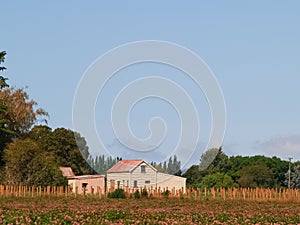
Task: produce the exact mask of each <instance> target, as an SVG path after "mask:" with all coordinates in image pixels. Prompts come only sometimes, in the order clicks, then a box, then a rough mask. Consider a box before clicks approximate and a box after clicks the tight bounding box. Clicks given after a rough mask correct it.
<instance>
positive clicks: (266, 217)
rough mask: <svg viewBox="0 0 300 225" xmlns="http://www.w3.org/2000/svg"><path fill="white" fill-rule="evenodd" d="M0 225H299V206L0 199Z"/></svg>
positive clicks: (211, 201) (246, 202)
mask: <svg viewBox="0 0 300 225" xmlns="http://www.w3.org/2000/svg"><path fill="white" fill-rule="evenodd" d="M0 224H300V204H299V203H296V202H268V201H267V202H258V201H247V200H246V201H245V200H226V201H223V200H191V199H98V198H92V197H80V198H55V197H51V198H47V197H36V198H15V197H10V198H0Z"/></svg>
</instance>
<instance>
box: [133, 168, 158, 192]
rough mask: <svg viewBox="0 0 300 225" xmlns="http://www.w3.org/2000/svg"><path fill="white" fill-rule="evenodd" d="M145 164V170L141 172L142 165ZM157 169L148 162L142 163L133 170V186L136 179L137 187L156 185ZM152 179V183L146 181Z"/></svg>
mask: <svg viewBox="0 0 300 225" xmlns="http://www.w3.org/2000/svg"><path fill="white" fill-rule="evenodd" d="M142 166H145V172H141V167H142ZM156 173H157V172H156V171H155V170H153V168H151V167H150V166H149V165H148V164H146V163H141V164H140V165H139V166H137V167H136V168H135V169H134V170H133V171H132V172H131V182H130V185H131V187H133V186H134V181H135V180H136V181H137V187H145V186H146V187H153V188H155V187H156ZM146 181H150V183H146Z"/></svg>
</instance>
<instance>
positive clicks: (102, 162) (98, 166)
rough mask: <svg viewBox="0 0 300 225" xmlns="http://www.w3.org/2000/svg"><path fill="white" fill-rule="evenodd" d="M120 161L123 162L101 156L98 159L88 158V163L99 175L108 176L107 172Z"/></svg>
mask: <svg viewBox="0 0 300 225" xmlns="http://www.w3.org/2000/svg"><path fill="white" fill-rule="evenodd" d="M120 160H122V158H119V157H116V158H113V157H112V156H108V157H105V155H99V156H96V157H92V156H90V157H89V158H88V163H89V165H90V166H91V167H92V168H93V169H94V170H95V171H96V172H97V173H98V174H106V172H107V170H108V169H110V168H111V167H113V166H114V165H115V164H116V163H117V162H119V161H120Z"/></svg>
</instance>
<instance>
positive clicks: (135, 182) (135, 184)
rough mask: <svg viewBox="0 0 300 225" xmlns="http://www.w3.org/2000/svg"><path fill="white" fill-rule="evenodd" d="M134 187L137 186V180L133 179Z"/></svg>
mask: <svg viewBox="0 0 300 225" xmlns="http://www.w3.org/2000/svg"><path fill="white" fill-rule="evenodd" d="M133 187H135V188H136V187H137V180H134V181H133Z"/></svg>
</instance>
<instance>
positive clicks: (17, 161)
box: [4, 139, 67, 186]
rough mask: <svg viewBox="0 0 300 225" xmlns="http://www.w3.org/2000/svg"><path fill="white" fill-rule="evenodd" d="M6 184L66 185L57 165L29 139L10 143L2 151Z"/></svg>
mask: <svg viewBox="0 0 300 225" xmlns="http://www.w3.org/2000/svg"><path fill="white" fill-rule="evenodd" d="M4 159H5V162H6V183H8V184H17V185H28V186H32V185H35V186H46V185H66V184H67V181H66V179H65V178H64V177H63V176H62V173H61V172H60V171H59V169H58V166H57V164H55V163H54V162H53V161H52V162H51V161H49V160H48V158H47V156H46V154H45V153H44V152H43V151H42V150H41V148H40V146H39V145H38V144H37V143H36V142H34V141H33V140H30V139H25V140H17V141H15V142H13V143H10V144H9V145H8V146H7V148H6V149H5V151H4Z"/></svg>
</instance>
